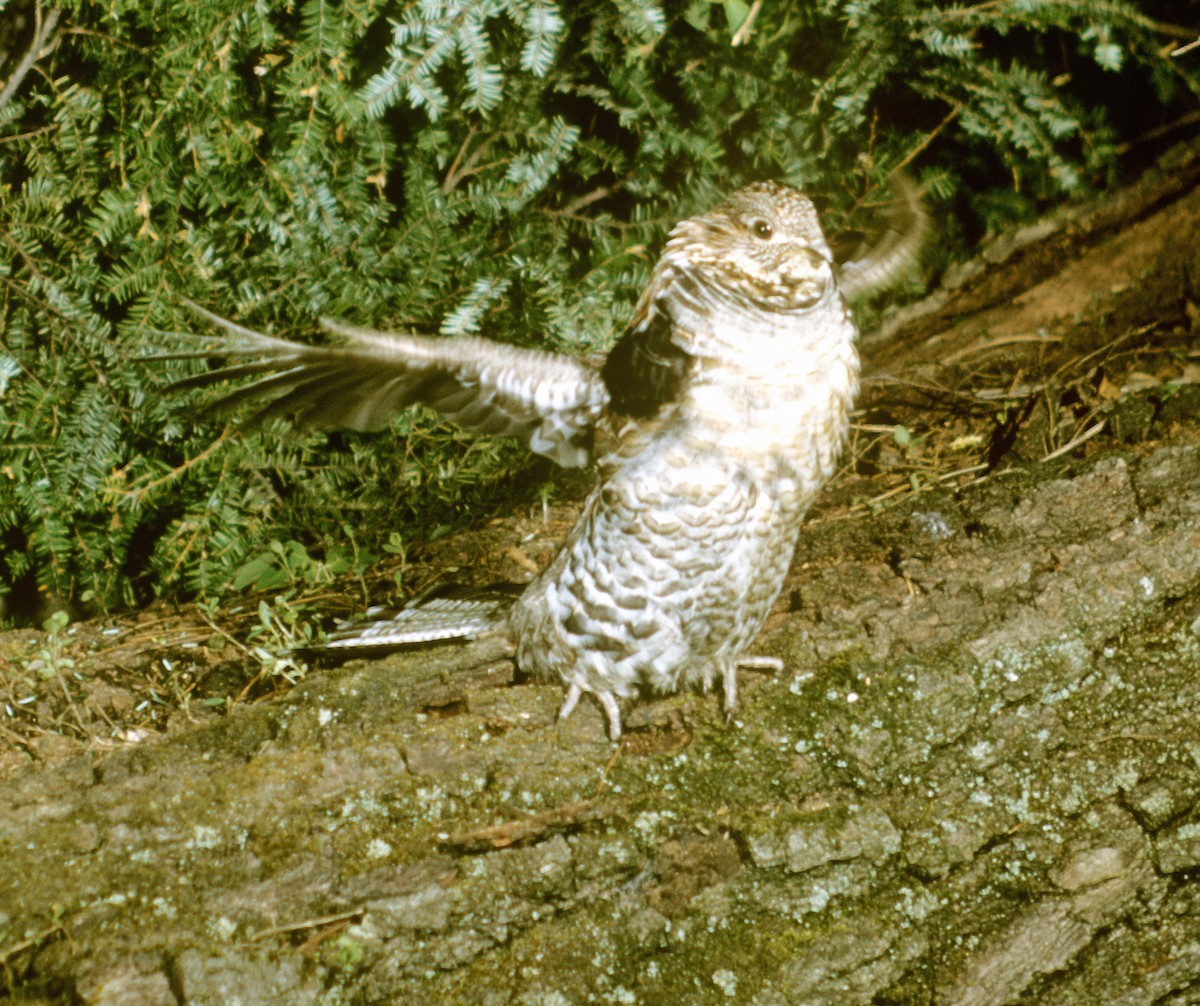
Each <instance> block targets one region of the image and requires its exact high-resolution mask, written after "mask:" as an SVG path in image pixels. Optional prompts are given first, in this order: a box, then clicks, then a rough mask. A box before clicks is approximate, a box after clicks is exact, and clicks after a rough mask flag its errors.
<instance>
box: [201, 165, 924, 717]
mask: <svg viewBox="0 0 1200 1006" xmlns="http://www.w3.org/2000/svg"><path fill="white" fill-rule="evenodd" d="M901 194H902V195H903V196H904V200H903V214H904V215H906V217H907V218H908V222H907V223H906V225H905V226H904V227H901V228H898V229H897V233H899V235H900V237H899V239H897V238H895V237H889V238H888V239H887V242H888V243H887V245H886V248H887V251H886V254H883V255H880V256H875V257H872V256H868V257H866V258H865V259H863V260H861V261H860V262H858V263H853V264H851V266H849V267H847V269H848V271H847V273H846V274H844V275H845V277H848V278H846V279H844V280H842V279H840V277H841V276H842V274H840V273H839V270H838V268H837V267H836V266H835V264H834V262H833V258H832V255H831V254H830V250H829V246H828V244H827V242H826V239H825V236H824V235H823V233H822V231H821V227H820V224H819V222H818V219H817V214H816V211H815V210H814V208H813V206H812V203H811V202H809V200H808V199H807V198H806V197H805V196H803V195H801V194H800V193H799V192H797V191H795V190H794V189H791V188H789V187H787V186H785V185H781V184H778V183H774V182H759V183H755V184H752V185H748V186H746V187H745V188H742V189H739V190H738V191H737V192H735V193H733V194H732V195H731V196H729V197H728V198H727V199H726V200H725V201H724V202H722V203H721V204H720V205H719V206H717V207H715V208H714V209H712V210H710V211H709V212H707V213H704V214H701V215H700V216H696V217H692V218H689V219H687V220H684V221H682V222H681V223H679V224H678V225H677V226H676V227H675V228H674V230H673V231H672V232H671V235H670V238H669V240H668V241H667V245H666V247H665V249H664V250H663V253H662V256H661V258H660V259H659V262H658V264H657V265H656V267H655V269H654V272H653V275H652V277H651V279H650V282H649V284H648V285H647V287H646V290H645V291H644V292H643V294H642V296H641V299H640V300H639V302H638V305H637V308H636V310H635V313H634V318H633V320H632V322H631V323H630V325H629V327H628V328H627V329H626V331H625V333H624V335H623V336H622V337H621V339H620V340H619V341H618V342H617V344H616V345H615V346H614V348H613V350H612V351H611V352H610V353H609V355H608V357H607V359H606V360H605V361H604V362H603V364H602V365H599V366H598V365H595V364H593V363H592V362H591V361H588V360H578V359H572V358H568V357H564V356H561V355H555V354H549V353H543V352H537V351H531V350H521V349H514V348H512V347H507V346H501V345H498V344H495V343H491V342H488V341H486V340H482V339H473V338H461V337H460V338H447V339H436V338H428V337H421V336H408V335H395V334H387V333H381V332H373V331H369V330H364V329H357V328H351V327H348V326H344V325H341V324H338V323H335V322H329V321H326V322H324V324H325V327H326V328H327V329H328V330H330V331H331V332H333V333H334V334H335V335H337V336H339V337H341V339H342V340H343V341H342V343H341V344H340V345H337V346H330V347H311V346H303V345H299V344H296V343H291V342H286V341H284V340H280V339H273V338H270V337H268V336H264V335H260V334H259V333H256V332H252V331H250V330H249V329H244V328H241V327H240V326H236V325H233V324H232V323H230V322H227V321H225V320H224V319H221V318H218V317H217V316H215V315H212V314H210V313H208V312H206V311H203V310H202V309H199V308H197V309H196V310H197V311H199V313H200V314H201V315H202V316H204V317H205V318H207V319H208V320H210V321H211V322H213V323H214V324H216V325H218V326H220V327H222V328H223V329H224V330H225V331H226V332H227V333H228V334H229V336H230V341H229V342H228V343H227V344H225V345H224V346H222V347H220V348H218V349H216V350H212V351H211V352H210V351H207V350H206V351H203V352H201V353H195V354H190V355H195V356H210V355H211V356H222V355H242V356H247V357H254V358H256V359H254V360H253V362H249V363H245V364H240V365H236V366H232V367H228V368H226V369H225V370H221V371H215V372H209V373H205V374H202V375H199V376H197V377H196V378H192V379H189V381H188V382H186V383H189V384H206V383H210V382H212V381H215V380H219V379H222V378H224V377H242V376H249V375H261V374H266V375H267V376H265V377H261V378H260V379H259V380H258V381H255V382H253V383H251V384H249V385H247V386H244V387H242V388H239V389H237V390H235V391H233V392H231V393H230V394H229V395H227V396H226V398H225V399H224V404H226V405H231V404H237V403H239V402H242V401H246V400H258V401H263V400H264V399H265V400H266V404H265V405H264V406H262V408H261V410H260V415H266V416H274V415H290V416H293V417H294V418H295V419H296V421H297V422H300V423H302V424H307V425H319V426H325V427H344V428H346V427H348V428H351V429H360V430H361V429H375V428H378V427H380V426H382V425H384V424H385V423H386V422H387V421H388V420H389V419H390V418H391V416H392V415H394V414H395V412H396V411H397V410H399V409H402V408H404V407H406V406H408V405H410V404H413V403H416V402H421V403H424V404H427V405H431V406H433V407H435V408H437V409H440V410H441V411H442V412H443V413H444V414H446V415H447V416H448V417H450V418H452V419H454V420H455V421H456V422H458V423H459V424H460V425H462V426H464V427H466V428H468V429H472V430H477V431H480V432H494V433H504V434H509V435H513V436H516V437H519V438H520V439H522V440H523V441H524V442H525V443H527V444H528V445H529V447H530V448H531V449H532V450H534V451H537V452H539V453H542V454H545V455H546V456H547V457H551V458H553V459H554V460H556V461H558V462H559V463H561V464H564V465H581V464H584V463H586V462H588V461H589V460H593V459H594V460H595V462H596V465H597V469H598V473H599V476H598V483H597V486H596V489H595V490H594V491H593V493H592V494H591V496H590V497H589V498H588V500H587V502H586V503H585V505H584V509H583V514H582V516H581V517H580V518H579V521H578V523H577V524H576V525H575V527H574V528H573V529H572V531H571V532H570V534H569V535H568V537H567V540H566V542H565V543H564V545H563V547H562V549H561V550H560V551H559V553H558V554H557V556H556V557H555V558H554V560H553V561H552V562H551V563H550V565H549V566H548V567H547V568H546V570H545V571H543V572H542V573H541V575H540V576H538V577H537V578H536V579H535V580H534V581H533V582H532V583H530V584H529V585H528V587H526V588H525V590H524V592H523V594H521V596H520V598H519V599H518V600H517V601H516V603H515V605H513V606H512V607H511V609H508V615H507V619H505V618H504V616H503V615H502V614H501V612H503V611H505V610H506V608H507V605H504V604H497V601H496V599H495V598H487V599H483V600H481V601H480V602H479V607H478V608H475V607H472V602H471V601H470V600H464V601H461V602H459V601H455V602H454V603H453V604H452V605H451V606H450V608H449V609H445V610H444V611H443V615H444V617H441V618H440V620H439V616H438V613H437V612H436V611H434V610H431V609H430V608H429V607H428V606H427V607H426V608H424V609H422V608H421V607H420V606H418V607H417V608H411V609H408V610H407V611H402V612H400V613H399V614H398V615H397V616H396V617H394V618H392V619H389V620H384V621H379V622H375V623H372V624H369V625H367V626H364V627H358V628H355V629H351V630H347V631H346V632H344V633H342V634H340V635H339V636H337V637H335V638H334V639H332V640H331V641H330V644H329V646H330V647H332V648H338V647H347V648H370V647H378V646H389V645H400V644H404V643H411V642H413V641H414V640H417V639H420V640H428V639H431V638H432V639H437V638H442V639H444V638H452V637H455V636H458V637H462V636H467V635H472V634H475V633H477V632H479V631H481V629H482V628H483V627H486V626H487V625H491V624H495V623H497V622H503V623H504V627H505V629H506V630H507V631H509V632H511V633H512V635H513V636H514V638H515V640H516V644H517V660H518V663H519V664H520V666H521V667H522V668H524V669H525V670H526V671H528V672H530V673H532V674H534V675H537V676H539V677H543V678H548V679H551V680H560V681H562V682H563V684H564V685H565V686H566V688H567V696H566V701H565V703H564V705H563V709H562V715H566V714H568V713H569V712H570V711H571V710H572V709H573V708H574V706H575V704H576V703H577V702H578V700H579V698H580V697H581V696H582V695H584V694H591V695H593V696H595V698H596V699H597V700H598V701H599V703H600V704H601V706H602V707H603V709H604V711H605V713H606V715H607V718H608V723H609V732H610V735H611V736H612V738H613V739H616V737H618V736H619V734H620V731H621V720H620V705H619V703H620V701H621V700H623V699H628V698H630V697H632V696H634V695H635V694H636V693H638V692H639V691H641V690H648V691H651V692H659V693H663V692H671V691H675V690H677V689H679V688H681V687H684V686H699V687H702V688H707V687H709V686H711V685H712V684H713V683H715V682H716V681H718V680H719V681H720V682H721V683H722V687H723V690H724V695H725V704H726V709H727V710H729V711H732V709H733V708H734V706H735V703H736V698H737V674H736V672H737V668H738V666H739V665H743V666H744V665H747V664H754V665H757V666H778V661H775V660H768V659H765V658H755V657H751V656H748V655H747V648H748V647H749V646H750V644H751V643H752V642H753V640H754V637H755V636H756V635H757V633H758V631H759V629H760V628H761V626H762V623H763V620H764V619H765V618H766V615H767V612H768V610H769V609H770V607H771V604H772V602H773V601H774V599H775V597H776V596H777V594H778V592H779V589H780V587H781V585H782V583H783V578H784V575H785V573H786V571H787V568H788V564H789V562H790V560H791V556H792V552H793V549H794V546H795V543H796V538H797V535H798V533H799V528H800V524H801V521H802V520H803V517H804V514H805V511H806V510H807V509H808V506H809V504H810V503H811V502H812V500H813V498H814V496H815V495H816V493H817V491H818V490H819V488H820V487H821V485H822V484H823V483H824V482H825V481H826V480H827V479H828V478H829V476H830V475H831V474H832V473H833V470H834V467H835V464H836V462H837V458H838V454H839V452H840V451H841V447H842V443H843V441H844V439H845V435H846V430H847V427H848V422H849V420H848V416H849V410H850V407H851V404H852V402H853V399H854V395H855V393H856V391H857V387H858V356H857V353H856V351H855V346H854V343H855V337H856V329H855V325H854V322H853V320H852V318H851V315H850V312H849V309H848V308H847V305H846V300H845V297H844V292H845V291H844V289H843V287H846V288H850V289H855V290H858V289H861V288H864V287H868V286H876V285H879V284H880V283H882V282H886V281H887V280H888V279H890V278H891V276H892V274H894V273H895V271H896V269H897V266H898V265H899V264H904V263H907V261H908V260H909V259H911V256H912V252H913V246H914V244H915V242H916V241H917V240H919V224H920V221H921V215H920V210H919V206H918V204H917V201H916V198H915V195H913V194H912V192H911V190H902V193H901ZM177 355H184V354H177ZM593 454H594V458H593ZM451 609H452V610H451ZM418 623H420V627H419V628H418Z"/></svg>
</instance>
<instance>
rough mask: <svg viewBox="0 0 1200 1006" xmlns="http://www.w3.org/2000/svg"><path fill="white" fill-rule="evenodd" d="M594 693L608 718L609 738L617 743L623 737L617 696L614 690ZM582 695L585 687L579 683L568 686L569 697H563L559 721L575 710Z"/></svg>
mask: <svg viewBox="0 0 1200 1006" xmlns="http://www.w3.org/2000/svg"><path fill="white" fill-rule="evenodd" d="M592 694H593V695H595V696H596V701H597V702H599V703H600V707H601V708H602V709H603V710H604V715H605V717H606V718H607V720H608V739H609V741H610V742H611V743H613V744H616V743H617V741H619V740H620V739H621V707H620V706H619V705H617V699H616V696H615V695H613V693H612V692H592ZM582 697H583V689H582V688H581V687H580V686H579V685H577V684H572V685H571V686H570V687H568V688H567V697H566V698H565V699H563V704H562V705H561V706H560V707H559V710H558V719H559V722H561V721H562V720H565V719H566V718H567V717H568V716H570V715H571V713H573V712H574V711H575V707H576V706H577V705H579V700H580V699H581V698H582Z"/></svg>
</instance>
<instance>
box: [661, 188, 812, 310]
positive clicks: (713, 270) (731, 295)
mask: <svg viewBox="0 0 1200 1006" xmlns="http://www.w3.org/2000/svg"><path fill="white" fill-rule="evenodd" d="M664 257H665V258H668V259H670V260H671V261H672V262H673V264H674V265H675V267H676V268H677V269H680V270H685V271H688V272H691V273H692V276H693V278H695V279H696V280H697V281H698V282H699V283H700V284H701V285H702V286H703V287H704V288H706V292H708V293H709V294H715V295H716V296H717V297H719V298H720V299H721V300H725V301H732V302H733V303H734V304H737V305H741V306H745V307H751V308H754V309H757V310H760V311H772V312H781V313H790V312H795V311H803V310H807V309H809V308H811V307H813V306H814V305H816V304H818V303H819V302H820V301H821V300H822V299H823V298H824V297H825V296H826V294H827V293H828V292H829V291H830V290H831V289H832V288H833V285H834V272H833V255H832V253H831V252H830V250H829V245H828V243H827V242H826V240H825V235H824V234H823V233H822V231H821V225H820V222H819V221H818V219H817V211H816V209H815V207H814V206H813V204H812V203H811V202H810V201H809V199H808V198H807V197H806V196H804V195H803V194H801V193H800V192H797V191H796V190H795V189H793V188H791V187H790V186H787V185H783V184H781V183H779V182H754V183H752V184H750V185H747V186H744V187H743V188H740V189H738V190H737V191H736V192H734V193H733V194H732V195H730V196H729V197H728V198H727V199H726V200H725V201H724V202H722V203H721V204H720V205H719V206H716V207H714V208H713V209H711V210H709V211H708V212H707V213H704V214H701V215H700V216H695V217H690V218H688V219H687V220H684V221H682V222H680V223H679V224H678V225H677V226H676V227H675V229H674V230H673V231H672V232H671V237H670V239H669V240H668V242H667V247H666V250H665V256H664Z"/></svg>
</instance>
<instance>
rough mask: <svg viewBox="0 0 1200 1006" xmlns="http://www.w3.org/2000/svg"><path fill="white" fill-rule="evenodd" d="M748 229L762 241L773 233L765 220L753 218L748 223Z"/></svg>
mask: <svg viewBox="0 0 1200 1006" xmlns="http://www.w3.org/2000/svg"><path fill="white" fill-rule="evenodd" d="M750 229H751V230H752V231H753V232H754V236H755V237H756V238H762V239H763V240H764V241H766V240H768V239H769V238H770V237H771V235H772V234H774V233H775V231H774V229H773V228H772V227H771V225H770V224H769V223H767V222H766V221H765V220H755V221H754V223H752V224H751V225H750Z"/></svg>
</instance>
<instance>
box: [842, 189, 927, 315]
mask: <svg viewBox="0 0 1200 1006" xmlns="http://www.w3.org/2000/svg"><path fill="white" fill-rule="evenodd" d="M888 188H889V189H890V190H891V193H892V201H891V203H890V204H889V205H888V207H887V208H886V214H887V228H886V229H885V230H884V232H883V234H882V235H880V237H879V239H878V240H877V241H876V242H875V244H874V245H872V246H871V247H870V248H869V249H867V250H866V251H864V252H862V253H861V254H860V255H859V256H858V257H856V258H854V259H852V260H851V261H849V262H846V263H843V265H842V267H841V280H842V282H841V287H842V296H844V297H845V298H846V299H847V300H853V299H854V298H856V297H862V296H865V295H867V294H869V293H874V292H876V291H877V290H882V289H884V288H885V287H888V286H891V285H892V284H893V283H895V282H896V280H898V279H899V278H900V277H901V276H903V275H904V273H905V272H906V271H907V270H908V269H909V268H910V267H911V266H912V265H913V264H914V263H915V262H916V260H917V258H918V256H919V255H920V252H921V246H922V245H923V244H924V243H925V233H926V231H927V230H928V226H929V217H928V215H927V214H926V212H925V206H924V203H923V202H922V201H921V192H920V190H919V189H918V188H917V187H916V185H914V184H913V182H912V180H911V179H910V178H908V176H907V175H905V174H904V173H903V172H899V171H898V172H896V173H895V174H893V175H892V176H891V178H890V179H889V180H888Z"/></svg>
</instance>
